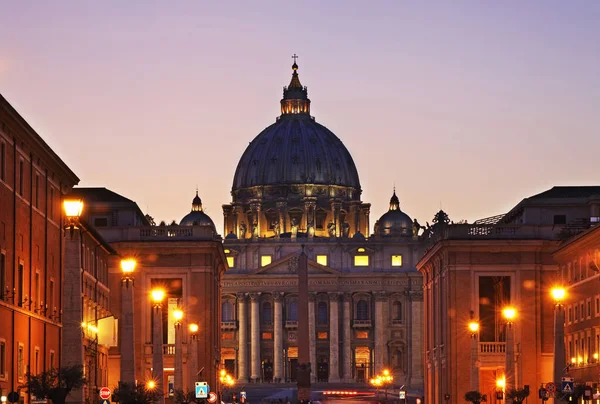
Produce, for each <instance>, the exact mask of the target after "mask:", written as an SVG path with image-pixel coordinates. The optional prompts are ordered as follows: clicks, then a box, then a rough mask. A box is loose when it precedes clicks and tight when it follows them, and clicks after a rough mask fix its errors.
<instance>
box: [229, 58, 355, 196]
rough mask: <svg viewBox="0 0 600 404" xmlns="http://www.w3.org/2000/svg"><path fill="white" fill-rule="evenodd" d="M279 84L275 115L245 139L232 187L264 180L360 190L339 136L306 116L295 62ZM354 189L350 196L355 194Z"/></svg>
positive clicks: (307, 108) (306, 106)
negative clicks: (277, 113) (278, 110)
mask: <svg viewBox="0 0 600 404" xmlns="http://www.w3.org/2000/svg"><path fill="white" fill-rule="evenodd" d="M292 69H293V74H292V79H291V81H290V84H289V86H288V87H285V88H284V90H283V99H282V100H281V116H280V117H279V118H278V119H277V121H276V122H275V123H274V124H272V125H271V126H269V127H267V128H266V129H265V130H263V131H262V132H261V133H260V134H259V135H258V136H257V137H255V138H254V140H252V142H250V145H249V146H248V148H247V149H246V151H245V152H244V154H243V155H242V157H241V159H240V162H239V164H238V166H237V169H236V172H235V176H234V178H233V190H234V192H235V190H239V189H243V188H251V187H257V186H268V185H294V184H299V185H301V184H315V185H339V186H342V187H351V188H354V189H355V190H356V191H357V192H358V195H359V194H360V181H359V179H358V171H357V170H356V166H355V165H354V161H353V160H352V156H351V155H350V153H349V152H348V149H346V147H345V146H344V144H343V143H342V141H341V140H340V139H339V138H338V137H337V136H336V135H334V134H333V132H331V131H330V130H329V129H327V128H326V127H325V126H323V125H320V124H318V123H317V122H315V120H314V118H312V117H311V116H310V100H309V99H308V91H307V88H306V87H303V86H302V84H300V79H299V77H298V72H297V69H298V65H297V64H296V63H294V65H293V66H292ZM358 195H356V196H358Z"/></svg>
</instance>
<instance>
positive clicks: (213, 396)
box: [208, 391, 217, 403]
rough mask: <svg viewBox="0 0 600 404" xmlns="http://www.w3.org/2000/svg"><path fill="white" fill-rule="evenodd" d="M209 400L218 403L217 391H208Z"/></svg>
mask: <svg viewBox="0 0 600 404" xmlns="http://www.w3.org/2000/svg"><path fill="white" fill-rule="evenodd" d="M208 402H209V403H216V402H217V393H215V392H214V391H211V392H210V393H208Z"/></svg>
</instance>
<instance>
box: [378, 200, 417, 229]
mask: <svg viewBox="0 0 600 404" xmlns="http://www.w3.org/2000/svg"><path fill="white" fill-rule="evenodd" d="M375 235H376V236H384V237H386V236H405V237H411V236H412V219H411V218H410V217H409V216H408V215H407V214H406V213H404V212H402V211H401V210H400V200H399V199H398V196H396V190H395V189H394V194H393V195H392V197H391V198H390V209H389V210H388V211H387V212H386V213H384V214H383V215H382V216H381V217H380V218H379V220H378V221H377V222H376V223H375Z"/></svg>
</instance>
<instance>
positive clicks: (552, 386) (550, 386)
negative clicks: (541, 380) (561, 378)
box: [546, 382, 556, 393]
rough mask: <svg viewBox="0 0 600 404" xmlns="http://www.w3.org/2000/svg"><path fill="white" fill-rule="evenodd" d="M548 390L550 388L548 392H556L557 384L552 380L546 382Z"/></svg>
mask: <svg viewBox="0 0 600 404" xmlns="http://www.w3.org/2000/svg"><path fill="white" fill-rule="evenodd" d="M546 390H548V393H554V392H555V391H556V384H554V383H552V382H550V383H546Z"/></svg>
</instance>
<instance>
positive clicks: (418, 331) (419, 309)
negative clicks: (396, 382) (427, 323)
mask: <svg viewBox="0 0 600 404" xmlns="http://www.w3.org/2000/svg"><path fill="white" fill-rule="evenodd" d="M409 297H410V320H409V321H410V323H409V326H410V334H409V338H410V339H408V349H409V362H408V367H409V368H408V372H409V375H410V378H409V381H408V383H409V384H410V385H412V386H423V345H424V342H423V341H424V336H423V291H422V290H418V291H411V292H410V294H409ZM429 328H431V327H429Z"/></svg>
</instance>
